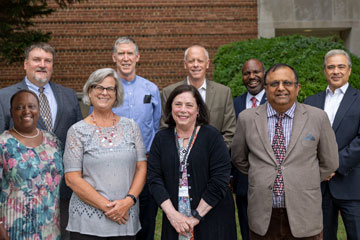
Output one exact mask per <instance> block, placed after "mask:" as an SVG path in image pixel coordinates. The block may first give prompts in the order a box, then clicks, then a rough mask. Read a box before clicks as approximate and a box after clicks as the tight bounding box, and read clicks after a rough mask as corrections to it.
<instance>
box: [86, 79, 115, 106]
mask: <svg viewBox="0 0 360 240" xmlns="http://www.w3.org/2000/svg"><path fill="white" fill-rule="evenodd" d="M96 86H102V87H103V88H108V87H114V88H115V79H114V78H113V77H111V76H109V77H106V78H104V80H103V81H102V82H101V83H98V84H96ZM89 97H90V101H91V104H92V106H93V107H94V110H101V111H104V110H111V109H112V107H113V105H114V103H115V101H116V91H107V90H105V89H104V90H101V89H100V88H99V87H98V88H93V87H91V88H90V89H89Z"/></svg>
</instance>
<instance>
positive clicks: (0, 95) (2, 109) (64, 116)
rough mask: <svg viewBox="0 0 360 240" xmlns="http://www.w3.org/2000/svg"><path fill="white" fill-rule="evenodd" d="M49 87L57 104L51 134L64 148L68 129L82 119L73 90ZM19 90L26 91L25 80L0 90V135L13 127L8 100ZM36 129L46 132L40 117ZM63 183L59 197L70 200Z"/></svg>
mask: <svg viewBox="0 0 360 240" xmlns="http://www.w3.org/2000/svg"><path fill="white" fill-rule="evenodd" d="M50 86H51V89H52V91H53V92H54V95H55V98H56V102H57V113H56V119H55V125H54V128H53V133H54V134H55V135H56V136H57V137H58V138H59V139H60V141H61V142H62V144H63V147H65V141H66V134H67V131H68V129H69V128H70V127H71V126H72V125H73V124H74V123H76V122H78V121H80V120H81V119H82V115H81V110H80V105H79V102H78V99H77V96H76V93H75V91H74V90H72V89H70V88H66V87H63V86H61V85H59V84H56V83H53V82H50ZM21 89H28V87H27V85H26V83H25V80H23V81H21V82H19V83H17V84H14V85H12V86H9V87H6V88H3V89H0V133H2V132H3V131H4V130H8V129H10V128H12V127H13V121H12V119H11V116H10V98H11V96H12V95H13V94H14V93H16V92H17V91H19V90H21ZM37 127H38V128H40V129H45V130H46V126H45V123H44V121H43V119H42V118H41V117H40V116H39V120H38V122H37ZM64 182H65V181H63V182H62V186H61V195H60V196H61V197H62V198H70V196H71V190H70V189H69V188H67V187H66V188H65V183H64ZM65 189H66V190H65Z"/></svg>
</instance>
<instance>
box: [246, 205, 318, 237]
mask: <svg viewBox="0 0 360 240" xmlns="http://www.w3.org/2000/svg"><path fill="white" fill-rule="evenodd" d="M250 239H251V240H265V239H266V240H292V239H301V240H322V239H323V237H322V233H319V234H317V235H315V236H311V237H304V238H296V237H294V236H293V235H292V233H291V230H290V224H289V220H288V216H287V212H286V209H285V208H273V210H272V214H271V219H270V225H269V229H268V231H267V233H266V234H265V236H260V235H258V234H256V233H254V232H253V231H251V230H250Z"/></svg>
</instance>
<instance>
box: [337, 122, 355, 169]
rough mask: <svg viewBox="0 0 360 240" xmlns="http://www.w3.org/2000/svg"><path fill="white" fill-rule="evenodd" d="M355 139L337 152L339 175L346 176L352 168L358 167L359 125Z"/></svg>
mask: <svg viewBox="0 0 360 240" xmlns="http://www.w3.org/2000/svg"><path fill="white" fill-rule="evenodd" d="M358 126H359V128H358V130H357V133H356V136H355V138H354V139H353V140H352V141H351V142H350V143H349V145H347V146H346V147H344V148H343V149H341V150H340V151H339V162H340V165H339V168H338V170H337V172H338V173H340V174H341V175H344V176H347V175H348V174H349V173H350V172H351V171H352V169H353V168H354V167H357V166H359V165H360V123H359V124H358Z"/></svg>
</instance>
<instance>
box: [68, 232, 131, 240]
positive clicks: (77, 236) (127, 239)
mask: <svg viewBox="0 0 360 240" xmlns="http://www.w3.org/2000/svg"><path fill="white" fill-rule="evenodd" d="M70 239H71V240H135V239H136V237H135V236H119V237H98V236H92V235H86V234H81V233H78V232H70Z"/></svg>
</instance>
